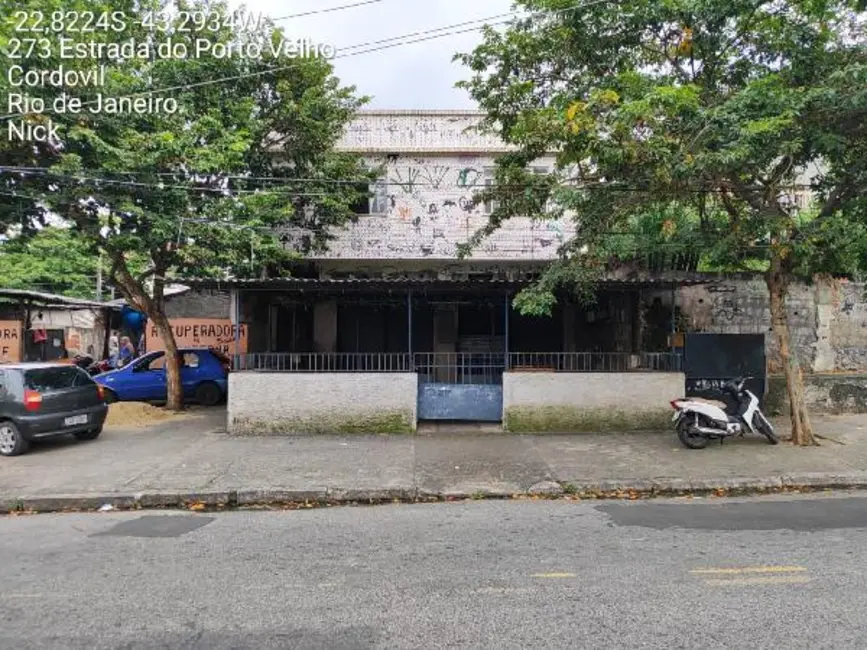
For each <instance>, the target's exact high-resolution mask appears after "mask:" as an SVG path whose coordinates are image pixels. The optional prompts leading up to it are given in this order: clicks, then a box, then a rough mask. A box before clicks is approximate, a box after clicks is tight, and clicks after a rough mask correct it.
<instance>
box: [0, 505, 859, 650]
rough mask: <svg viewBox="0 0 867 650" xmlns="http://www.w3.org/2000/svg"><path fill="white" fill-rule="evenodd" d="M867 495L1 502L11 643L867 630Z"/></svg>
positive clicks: (1, 557)
mask: <svg viewBox="0 0 867 650" xmlns="http://www.w3.org/2000/svg"><path fill="white" fill-rule="evenodd" d="M864 528H867V498H865V497H860V496H851V495H849V496H837V497H825V498H817V497H801V498H794V499H793V498H791V497H790V498H776V497H773V498H765V499H761V500H748V499H744V500H698V499H695V500H678V501H652V502H604V503H589V502H581V503H575V502H541V501H534V502H470V503H455V504H433V505H418V506H405V505H403V506H402V505H395V506H386V507H377V508H333V509H323V510H305V511H292V512H229V513H223V514H216V515H211V514H197V513H159V512H151V513H143V512H137V513H102V514H87V515H77V514H66V515H36V516H20V517H7V518H3V519H0V648H3V649H6V648H10V649H12V648H14V649H15V650H24V649H26V648H63V649H73V648H87V649H94V648H196V649H199V648H201V649H205V648H207V649H209V650H210V649H225V648H255V649H260V648H323V649H329V650H334V649H341V648H412V649H418V648H497V649H500V648H665V649H671V648H701V649H705V648H738V649H742V648H772V647H786V648H810V649H816V648H835V649H838V650H839V649H841V648H863V647H864V646H865V642H864V629H865V626H867V589H865V588H864V586H865V578H864V575H865V568H867V545H865V544H864V539H865V538H864Z"/></svg>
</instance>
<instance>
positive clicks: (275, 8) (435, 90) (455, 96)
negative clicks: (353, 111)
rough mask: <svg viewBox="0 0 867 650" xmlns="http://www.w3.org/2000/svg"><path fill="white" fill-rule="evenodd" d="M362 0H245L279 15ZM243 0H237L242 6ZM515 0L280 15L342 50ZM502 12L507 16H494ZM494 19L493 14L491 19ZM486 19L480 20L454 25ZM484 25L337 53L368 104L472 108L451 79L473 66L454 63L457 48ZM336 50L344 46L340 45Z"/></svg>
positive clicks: (393, 3)
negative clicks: (342, 54)
mask: <svg viewBox="0 0 867 650" xmlns="http://www.w3.org/2000/svg"><path fill="white" fill-rule="evenodd" d="M358 1H359V0H291V1H290V2H287V1H286V0H245V1H244V2H243V4H245V5H246V6H247V8H248V10H250V11H251V12H254V13H259V12H261V13H263V14H267V15H270V16H271V17H274V18H277V17H280V16H286V15H288V14H297V13H302V12H306V11H314V10H317V9H324V8H329V7H337V6H341V5H348V4H354V3H356V2H358ZM241 4H242V2H237V1H236V2H235V3H234V5H235V6H240V5H241ZM511 4H512V3H511V0H381V1H378V2H374V3H372V4H368V5H363V6H358V7H352V8H347V9H342V10H339V11H333V12H329V13H323V14H318V15H312V16H304V17H300V18H291V19H286V20H281V21H279V24H280V25H281V26H283V27H284V28H285V29H286V32H287V34H288V35H290V36H292V37H293V38H310V39H311V40H312V41H315V42H321V43H328V44H330V45H333V46H334V47H336V48H337V49H338V51H339V50H340V48H341V47H346V46H348V45H358V44H360V43H366V42H369V41H376V40H380V39H386V38H393V37H396V36H402V35H405V34H411V33H414V32H420V31H423V30H429V29H434V28H438V27H445V26H448V25H455V24H456V23H463V22H467V21H471V20H476V19H479V18H488V17H490V16H496V15H499V14H505V13H508V12H509V11H511V9H512V7H511ZM496 20H503V18H500V19H496ZM492 22H493V21H492ZM475 27H481V23H478V24H473V25H466V26H463V27H455V28H454V29H455V30H464V29H469V28H475ZM480 41H481V34H480V32H479V31H472V32H468V33H464V34H455V35H449V36H445V37H443V38H437V39H433V40H428V41H423V42H420V43H413V44H410V45H401V46H398V47H394V48H390V49H386V50H382V51H379V52H372V53H369V54H361V55H358V56H350V57H346V58H337V59H335V60H334V67H335V73H336V74H337V76H338V77H340V79H341V81H342V82H343V83H344V85H354V86H356V88H357V92H358V94H360V95H367V96H369V97H371V101H370V103H369V104H368V105H367V106H366V107H365V108H376V109H417V110H420V109H472V108H476V105H475V102H473V101H472V99H470V97H469V96H468V95H467V93H466V92H465V91H463V90H460V89H457V88H455V87H454V85H455V83H456V82H457V81H459V80H461V79H466V78H468V77H469V71H468V70H467V69H466V68H464V67H463V66H462V65H461V64H459V63H452V61H451V58H452V55H454V53H455V52H469V51H471V50H472V49H473V47H475V45H477V44H478V43H479V42H480ZM338 54H339V52H338Z"/></svg>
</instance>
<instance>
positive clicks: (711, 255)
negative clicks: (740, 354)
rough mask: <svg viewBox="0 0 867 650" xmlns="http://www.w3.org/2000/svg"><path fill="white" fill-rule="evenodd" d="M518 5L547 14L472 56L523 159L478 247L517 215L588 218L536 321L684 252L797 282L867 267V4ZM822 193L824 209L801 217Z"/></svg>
mask: <svg viewBox="0 0 867 650" xmlns="http://www.w3.org/2000/svg"><path fill="white" fill-rule="evenodd" d="M517 4H518V5H519V6H520V7H521V8H524V9H527V10H531V11H535V12H541V13H540V14H537V15H535V16H533V17H531V18H527V19H522V20H518V21H516V22H515V23H514V25H513V26H511V27H510V28H509V29H507V30H506V31H505V32H503V33H498V32H495V31H493V30H488V31H487V32H486V34H485V40H484V42H483V43H482V45H480V46H479V47H478V48H476V49H475V50H474V51H473V52H471V53H467V54H460V55H458V56H457V57H456V58H457V59H459V60H461V61H462V62H463V63H464V64H465V65H466V66H467V67H469V69H470V70H471V71H472V72H473V77H472V78H471V79H470V80H469V81H467V82H464V83H463V84H462V86H463V87H465V88H466V89H467V90H469V92H470V94H471V95H472V97H473V98H474V99H475V100H477V101H478V102H479V104H480V105H481V107H482V108H483V109H484V110H485V111H486V113H487V121H486V123H487V126H488V127H489V128H490V129H492V130H493V131H495V132H497V133H499V134H500V135H501V136H502V137H503V139H504V140H505V141H506V142H507V143H509V144H511V145H514V146H515V147H516V149H517V150H516V151H515V152H514V153H511V154H509V155H507V156H504V157H503V158H502V159H501V160H500V161H499V162H498V168H497V171H496V181H495V187H494V188H493V189H492V190H490V191H489V192H488V196H487V197H486V198H492V199H494V200H497V201H498V205H499V207H498V209H496V210H494V214H493V215H492V217H491V221H490V224H489V225H488V227H487V228H485V229H484V230H483V231H481V232H480V233H477V237H475V238H474V239H473V240H472V241H471V242H470V243H471V244H475V243H477V242H478V241H480V238H481V237H482V236H484V235H487V234H490V233H491V232H492V231H493V230H495V229H496V228H498V227H499V226H500V225H501V224H502V222H503V221H504V220H506V219H509V218H511V217H513V216H518V215H527V216H535V217H538V218H552V217H555V216H559V215H562V214H571V215H574V217H575V220H576V225H577V232H578V234H577V236H576V237H575V239H574V240H573V241H570V242H568V243H567V244H565V245H564V246H563V247H562V249H561V256H560V260H559V261H558V262H556V263H554V264H552V265H551V268H550V269H549V271H548V273H547V274H546V275H545V277H543V278H542V280H541V281H540V283H539V284H538V285H537V286H536V287H535V288H534V289H533V290H532V291H531V294H532V295H528V296H523V297H519V299H518V300H517V301H516V304H518V306H519V307H520V308H522V309H524V310H528V311H530V312H534V311H539V310H541V311H545V309H546V308H548V307H549V306H550V302H551V299H552V296H551V290H552V289H553V288H554V287H556V286H557V285H559V284H561V283H563V282H581V283H585V284H592V283H593V281H594V280H596V279H598V278H599V277H600V276H601V275H602V274H604V273H605V272H606V270H608V269H609V268H610V267H611V265H612V264H613V263H614V264H617V263H621V264H622V263H624V262H626V261H630V262H636V260H637V258H643V259H647V258H649V257H654V256H656V257H658V256H659V255H660V254H662V253H665V252H671V251H680V252H684V251H689V250H693V251H698V252H700V253H701V255H702V259H701V266H700V268H716V269H724V270H734V269H744V268H754V269H766V268H768V267H769V264H770V263H771V262H772V261H773V262H774V264H777V266H778V267H779V269H780V270H781V271H782V272H783V275H784V276H787V277H788V276H793V275H805V276H809V275H812V274H813V273H817V272H830V273H844V274H852V273H854V272H855V271H856V270H857V269H858V268H861V267H863V263H864V262H865V261H867V258H865V251H867V247H865V244H867V238H865V230H864V224H867V208H865V203H867V197H865V187H867V126H865V125H867V50H865V42H867V41H865V28H864V25H865V19H867V12H865V10H864V8H863V7H859V6H857V3H853V2H847V1H844V0H827V1H823V2H815V1H813V0H785V1H783V2H771V1H762V0H759V1H758V2H756V1H755V0H667V1H666V2H648V1H646V0H623V1H622V2H617V3H598V4H597V3H589V4H588V5H587V6H586V7H583V8H580V9H575V10H568V11H566V10H565V9H567V8H568V7H570V6H572V3H569V2H566V0H519V2H518V3H517ZM551 151H554V152H557V155H558V165H557V171H556V173H554V174H552V175H551V178H548V179H537V180H536V181H535V185H533V186H530V187H529V190H528V192H525V193H524V196H516V194H518V193H517V192H515V190H514V189H510V188H513V187H514V185H515V184H516V182H518V181H520V180H521V179H522V178H525V174H526V172H525V171H524V169H525V168H526V167H527V166H528V165H530V164H531V163H532V161H533V160H535V159H537V158H538V157H540V156H541V155H543V154H544V153H546V152H551ZM814 170H815V171H816V173H812V174H811V173H810V172H811V171H814ZM567 180H568V182H567ZM804 183H809V184H810V187H809V189H810V190H811V191H812V193H813V196H814V199H815V202H814V206H812V207H810V208H807V209H802V210H798V209H793V206H792V201H791V200H790V199H791V197H792V196H794V195H796V194H798V193H799V192H800V191H802V190H806V189H807V188H805V187H802V186H801V185H802V184H804ZM463 252H466V251H463ZM575 267H580V270H576V269H575ZM581 291H582V292H585V291H588V290H584V289H582V290H581Z"/></svg>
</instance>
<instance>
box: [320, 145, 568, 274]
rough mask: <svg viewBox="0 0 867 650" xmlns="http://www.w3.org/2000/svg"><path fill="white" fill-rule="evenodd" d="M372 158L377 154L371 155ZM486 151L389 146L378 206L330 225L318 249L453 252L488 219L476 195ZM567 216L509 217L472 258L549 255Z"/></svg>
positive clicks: (563, 235) (393, 254) (390, 255)
mask: <svg viewBox="0 0 867 650" xmlns="http://www.w3.org/2000/svg"><path fill="white" fill-rule="evenodd" d="M373 162H374V163H376V164H379V163H381V162H382V160H378V161H373ZM492 164H493V161H492V159H490V158H481V157H466V156H464V157H461V158H458V157H451V158H446V157H443V156H432V157H427V158H426V157H419V156H403V155H399V154H391V155H389V156H388V158H387V161H386V174H385V177H384V179H383V180H382V181H381V182H380V185H385V195H386V196H387V201H384V202H383V203H384V210H383V212H382V213H380V214H376V215H370V216H366V215H365V216H360V217H359V218H358V220H357V222H355V223H353V224H351V225H349V226H348V227H347V228H345V229H344V230H342V231H336V232H335V233H334V234H335V239H334V240H333V241H332V242H331V245H330V249H329V251H328V253H326V254H325V255H324V256H323V257H325V258H330V259H335V258H340V257H351V258H356V259H357V258H364V257H369V258H371V259H397V258H409V259H418V258H421V259H430V258H438V259H439V258H454V257H456V255H457V251H458V247H459V246H460V245H461V244H463V243H465V242H466V241H468V240H469V238H470V237H471V236H472V235H473V234H474V233H475V232H476V231H477V230H478V229H480V228H482V227H484V226H485V225H486V224H487V221H488V213H489V210H488V208H489V206H488V205H485V204H484V203H480V202H478V201H477V192H478V191H479V189H480V183H481V182H482V179H483V177H484V169H486V168H487V167H490V166H491V165H492ZM573 232H574V226H572V224H571V223H569V222H568V221H556V220H544V221H533V220H531V219H521V218H513V219H509V220H507V221H506V222H504V224H503V225H502V226H501V228H500V229H499V230H498V231H497V232H495V233H494V234H493V235H491V236H490V237H488V238H487V239H486V240H485V241H484V242H482V245H480V246H479V247H477V248H476V249H475V250H474V252H473V257H474V258H476V259H553V258H554V257H556V255H557V251H558V249H559V247H560V246H561V245H562V244H563V243H564V242H565V241H567V240H568V239H569V237H570V236H571V235H572V233H573Z"/></svg>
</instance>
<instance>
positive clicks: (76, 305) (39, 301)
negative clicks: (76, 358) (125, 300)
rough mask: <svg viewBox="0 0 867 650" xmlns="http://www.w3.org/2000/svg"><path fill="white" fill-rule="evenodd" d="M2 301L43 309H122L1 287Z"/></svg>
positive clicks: (50, 294) (101, 303)
mask: <svg viewBox="0 0 867 650" xmlns="http://www.w3.org/2000/svg"><path fill="white" fill-rule="evenodd" d="M0 301H3V302H14V303H19V304H27V305H32V306H36V307H42V308H43V309H67V310H72V309H110V310H120V307H119V306H117V305H114V304H111V303H107V302H97V301H95V300H83V299H81V298H69V297H67V296H59V295H56V294H53V293H43V292H41V291H28V290H25V289H0Z"/></svg>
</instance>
